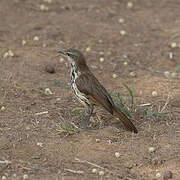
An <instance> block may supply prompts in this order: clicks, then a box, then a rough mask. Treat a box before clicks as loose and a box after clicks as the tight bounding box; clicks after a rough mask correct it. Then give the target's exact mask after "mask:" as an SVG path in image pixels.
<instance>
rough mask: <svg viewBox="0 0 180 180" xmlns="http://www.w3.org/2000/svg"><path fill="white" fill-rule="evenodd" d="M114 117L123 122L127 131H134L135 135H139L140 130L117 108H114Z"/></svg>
mask: <svg viewBox="0 0 180 180" xmlns="http://www.w3.org/2000/svg"><path fill="white" fill-rule="evenodd" d="M113 115H114V116H116V117H117V118H119V119H120V120H121V121H122V123H123V124H124V126H125V127H126V129H127V130H129V131H133V132H134V133H138V130H137V129H136V127H135V126H134V124H133V123H132V122H131V120H130V119H129V118H128V117H127V116H126V115H125V114H124V113H123V112H121V110H120V109H119V108H118V107H116V106H114V108H113Z"/></svg>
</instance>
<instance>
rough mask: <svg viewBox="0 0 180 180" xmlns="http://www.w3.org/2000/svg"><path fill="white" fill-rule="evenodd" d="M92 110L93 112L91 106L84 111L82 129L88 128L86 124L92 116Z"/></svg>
mask: <svg viewBox="0 0 180 180" xmlns="http://www.w3.org/2000/svg"><path fill="white" fill-rule="evenodd" d="M93 110H94V107H93V106H89V107H88V108H87V109H86V111H85V113H86V119H85V120H84V121H83V122H82V126H83V128H86V127H87V126H88V122H89V120H90V117H91V115H92V113H93Z"/></svg>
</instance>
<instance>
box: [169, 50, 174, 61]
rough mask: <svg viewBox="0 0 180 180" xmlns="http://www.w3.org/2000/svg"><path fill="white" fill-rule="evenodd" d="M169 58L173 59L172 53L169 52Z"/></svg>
mask: <svg viewBox="0 0 180 180" xmlns="http://www.w3.org/2000/svg"><path fill="white" fill-rule="evenodd" d="M169 58H170V59H171V60H172V59H173V58H174V54H173V52H170V53H169Z"/></svg>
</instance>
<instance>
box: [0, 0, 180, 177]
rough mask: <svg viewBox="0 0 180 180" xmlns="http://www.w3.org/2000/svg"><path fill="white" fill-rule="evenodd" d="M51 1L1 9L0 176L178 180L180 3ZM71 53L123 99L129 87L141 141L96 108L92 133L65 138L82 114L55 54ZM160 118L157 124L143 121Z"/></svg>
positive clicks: (6, 0)
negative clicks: (81, 56) (77, 53)
mask: <svg viewBox="0 0 180 180" xmlns="http://www.w3.org/2000/svg"><path fill="white" fill-rule="evenodd" d="M49 2H50V1H49ZM49 2H48V1H47V0H46V1H43V0H36V1H32V0H1V1H0V177H1V178H2V179H3V180H6V179H14V180H20V179H31V180H36V179H42V180H46V179H47V180H49V179H52V180H55V179H56V180H57V179H64V180H71V179H83V180H84V179H124V180H130V179H131V180H136V179H137V180H143V179H144V180H152V179H168V175H167V174H168V173H169V178H171V175H172V179H174V180H179V179H180V153H179V152H180V124H179V121H180V89H179V88H180V1H179V0H161V1H157V0H148V1H145V0H132V1H131V2H132V3H133V6H132V7H131V4H130V5H129V6H128V7H127V1H126V0H112V1H110V0H90V1H87V0H76V1H74V0H68V1H65V0H52V2H50V3H49ZM120 18H123V19H124V22H123V20H122V19H121V20H119V19H120ZM119 21H120V22H119ZM123 30H124V31H125V32H126V35H121V34H123V33H122V31H123ZM120 31H121V34H120ZM173 42H175V43H176V44H175V43H174V44H172V43H173ZM176 46H177V47H176ZM70 47H73V48H77V49H79V50H81V51H82V52H83V53H84V55H85V56H86V58H87V63H88V65H89V67H90V69H91V70H92V72H93V73H94V74H95V75H96V76H97V77H98V79H99V80H100V82H102V84H103V85H104V86H105V87H106V88H107V90H108V91H109V92H111V93H118V92H120V93H121V95H122V97H123V98H129V95H128V92H127V90H126V88H125V87H124V86H123V83H125V84H127V85H129V86H131V85H132V83H133V82H134V84H135V91H134V100H135V105H136V107H137V109H136V115H135V117H136V118H135V119H134V120H133V123H134V124H135V125H136V127H137V128H138V130H139V133H138V134H133V133H130V132H127V131H125V129H124V128H123V125H122V124H120V123H119V124H118V127H117V126H115V125H114V123H113V121H114V118H113V117H112V116H111V115H109V114H108V113H107V112H106V111H105V110H102V109H99V108H98V109H97V110H96V112H95V114H94V115H93V117H92V119H91V123H90V127H89V130H88V131H86V132H81V133H75V134H69V133H67V131H64V132H63V131H62V128H61V127H62V122H63V123H71V122H73V123H74V124H75V125H76V126H79V124H80V121H81V118H80V117H81V116H82V114H83V111H82V110H79V109H80V107H81V105H80V104H79V102H78V101H77V100H76V99H75V97H74V96H73V94H72V92H71V90H70V89H69V88H67V86H68V85H69V71H70V66H69V64H68V63H67V62H66V60H65V59H62V58H61V57H60V56H58V54H57V51H58V50H61V49H66V48H70ZM100 58H101V61H100ZM102 58H104V59H103V60H104V61H103V60H102ZM48 64H50V65H51V66H54V67H55V73H48V72H47V71H46V70H45V67H46V65H48ZM166 71H168V72H170V73H169V74H168V72H166ZM164 72H165V74H164ZM113 74H115V75H113ZM165 75H166V76H165ZM168 75H169V76H168ZM167 76H168V77H167ZM113 77H114V78H113ZM46 88H49V89H50V91H51V92H52V94H51V92H50V94H49V95H47V94H46V93H48V92H49V91H48V90H47V89H46ZM171 89H172V91H171ZM153 91H156V92H157V93H154V96H152V92H153ZM45 92H46V93H45ZM171 92H172V94H171ZM168 95H169V98H168ZM167 99H168V100H167ZM147 103H148V104H149V105H148V104H147ZM162 110H163V115H164V116H162V117H160V118H156V119H153V118H150V117H148V118H146V116H145V115H142V113H140V112H145V111H148V112H155V111H156V112H160V111H162ZM116 125H117V124H116ZM115 153H116V156H118V157H116V156H115ZM171 173H172V174H171Z"/></svg>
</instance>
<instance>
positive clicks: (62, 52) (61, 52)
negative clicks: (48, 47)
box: [58, 51, 67, 56]
mask: <svg viewBox="0 0 180 180" xmlns="http://www.w3.org/2000/svg"><path fill="white" fill-rule="evenodd" d="M58 53H59V54H62V55H64V56H66V55H67V54H66V53H65V52H64V51H58Z"/></svg>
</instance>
